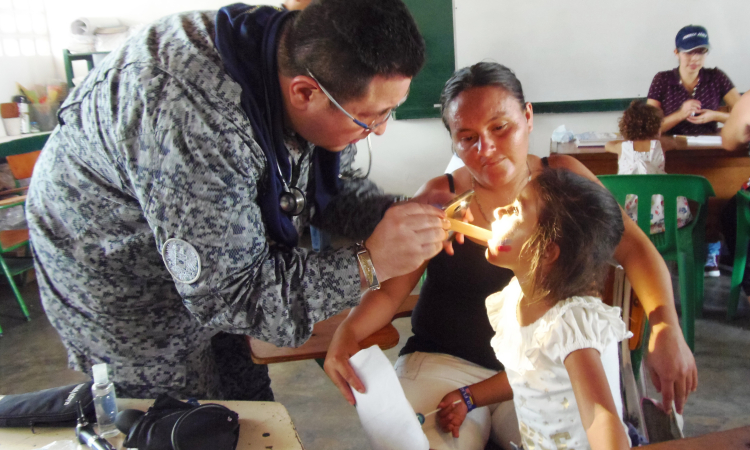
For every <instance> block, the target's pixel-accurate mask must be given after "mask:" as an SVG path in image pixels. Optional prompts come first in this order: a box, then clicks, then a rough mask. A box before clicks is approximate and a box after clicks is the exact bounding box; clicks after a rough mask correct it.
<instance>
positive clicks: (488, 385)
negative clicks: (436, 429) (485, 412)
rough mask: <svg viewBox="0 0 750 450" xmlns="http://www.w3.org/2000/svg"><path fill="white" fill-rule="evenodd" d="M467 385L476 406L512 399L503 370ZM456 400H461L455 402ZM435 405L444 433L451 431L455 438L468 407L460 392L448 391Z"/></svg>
mask: <svg viewBox="0 0 750 450" xmlns="http://www.w3.org/2000/svg"><path fill="white" fill-rule="evenodd" d="M467 387H468V388H469V391H470V392H471V397H472V398H473V400H474V404H475V405H476V406H477V407H480V406H487V405H491V404H493V403H499V402H504V401H508V400H512V399H513V390H512V389H511V387H510V383H509V382H508V374H507V373H505V371H502V372H500V373H498V374H497V375H494V376H491V377H490V378H487V379H486V380H483V381H480V382H479V383H476V384H472V385H471V386H467ZM456 400H461V401H460V402H458V403H456ZM437 407H438V408H440V412H438V413H437V414H438V423H439V424H440V428H442V429H443V431H445V432H446V433H452V434H453V437H454V438H457V437H458V429H459V428H461V424H462V423H464V420H465V419H466V414H467V413H468V407H467V406H466V403H464V399H463V396H462V395H461V392H459V390H458V389H456V390H455V391H450V392H448V393H447V394H445V397H443V399H442V400H441V401H440V403H439V404H438V405H437Z"/></svg>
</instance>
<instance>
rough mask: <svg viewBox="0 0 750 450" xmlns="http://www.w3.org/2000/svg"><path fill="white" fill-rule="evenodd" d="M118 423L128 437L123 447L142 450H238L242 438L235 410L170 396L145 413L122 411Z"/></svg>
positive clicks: (164, 396)
mask: <svg viewBox="0 0 750 450" xmlns="http://www.w3.org/2000/svg"><path fill="white" fill-rule="evenodd" d="M133 419H135V420H133ZM116 423H117V428H119V429H120V431H122V432H123V433H125V434H126V435H127V438H125V442H123V444H122V445H123V447H128V448H138V450H203V449H211V450H234V449H235V448H236V447H237V441H238V439H239V437H240V422H239V416H238V415H237V413H236V412H234V411H232V410H231V409H229V408H226V407H224V406H221V405H217V404H215V403H207V404H204V405H200V406H196V405H191V404H189V403H185V402H181V401H179V400H177V399H175V398H172V397H170V396H169V395H167V394H162V395H160V396H159V397H157V399H156V401H154V406H152V407H151V408H149V409H148V411H146V413H145V414H142V413H141V412H140V411H138V412H136V411H134V410H124V411H122V412H120V413H119V414H118V416H117V421H116Z"/></svg>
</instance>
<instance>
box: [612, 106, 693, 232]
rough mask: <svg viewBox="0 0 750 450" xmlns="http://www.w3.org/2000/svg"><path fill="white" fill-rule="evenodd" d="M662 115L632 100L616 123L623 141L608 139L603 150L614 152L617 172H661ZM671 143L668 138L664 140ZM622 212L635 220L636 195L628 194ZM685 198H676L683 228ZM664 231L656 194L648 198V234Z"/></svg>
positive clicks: (686, 209) (661, 203)
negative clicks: (649, 215)
mask: <svg viewBox="0 0 750 450" xmlns="http://www.w3.org/2000/svg"><path fill="white" fill-rule="evenodd" d="M663 119H664V114H663V113H662V112H661V110H659V108H656V107H653V106H651V105H647V104H646V103H645V102H641V101H638V100H634V101H633V102H632V103H631V104H630V106H629V107H628V109H626V110H625V112H624V113H623V114H622V117H621V118H620V120H619V122H618V125H619V127H620V134H622V137H623V138H625V139H626V140H625V141H610V142H607V144H606V145H605V146H604V149H605V150H606V151H608V152H610V153H615V154H617V174H618V175H648V174H664V173H666V172H665V171H664V151H665V150H673V149H674V147H673V146H671V145H670V146H669V147H668V148H664V149H663V148H662V143H661V141H660V140H659V137H660V135H661V131H660V128H661V123H662V120H663ZM667 142H669V143H670V144H671V141H667ZM625 212H626V213H627V214H628V216H630V218H631V219H633V221H634V222H637V221H638V197H637V196H634V195H628V196H627V197H626V200H625ZM692 218H693V217H692V215H691V214H690V208H689V207H688V204H687V199H686V198H685V197H677V226H678V227H683V226H684V225H685V224H686V223H689V222H690V221H691V220H692ZM663 232H664V197H663V196H662V195H661V194H656V195H654V196H653V197H652V198H651V234H656V233H663Z"/></svg>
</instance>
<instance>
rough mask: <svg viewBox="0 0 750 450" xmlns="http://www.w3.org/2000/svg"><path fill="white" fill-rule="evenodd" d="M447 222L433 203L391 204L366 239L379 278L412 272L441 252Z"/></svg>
mask: <svg viewBox="0 0 750 450" xmlns="http://www.w3.org/2000/svg"><path fill="white" fill-rule="evenodd" d="M448 226H449V224H448V221H447V220H445V213H444V212H443V211H442V210H441V209H439V208H436V207H434V206H430V205H424V204H421V203H417V202H406V203H402V204H398V205H394V206H392V207H390V208H388V210H387V211H386V213H385V215H384V216H383V220H381V221H380V223H379V224H378V226H377V227H375V231H374V232H373V233H372V235H371V236H370V237H369V238H368V239H367V241H366V242H365V246H366V247H367V250H368V251H369V252H370V258H372V263H373V265H374V266H375V273H377V275H378V280H379V281H380V282H381V283H382V282H383V281H385V280H388V279H390V278H394V277H398V276H401V275H405V274H407V273H410V272H413V271H415V270H417V269H418V268H419V267H420V266H421V265H422V263H424V262H425V261H426V260H428V259H430V258H432V257H433V256H435V255H437V254H438V253H440V250H442V249H443V241H445V240H446V239H447V237H448V234H447V233H446V231H445V230H447V229H448Z"/></svg>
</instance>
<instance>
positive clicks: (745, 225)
mask: <svg viewBox="0 0 750 450" xmlns="http://www.w3.org/2000/svg"><path fill="white" fill-rule="evenodd" d="M749 242H750V192H747V191H743V190H740V191H739V192H737V241H736V242H735V245H734V267H733V268H732V284H731V287H730V290H729V301H728V303H727V318H728V319H733V318H734V316H735V315H736V314H737V303H738V302H739V299H740V284H742V276H743V275H744V273H745V266H746V265H747V245H748V243H749ZM746 294H750V292H746Z"/></svg>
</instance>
